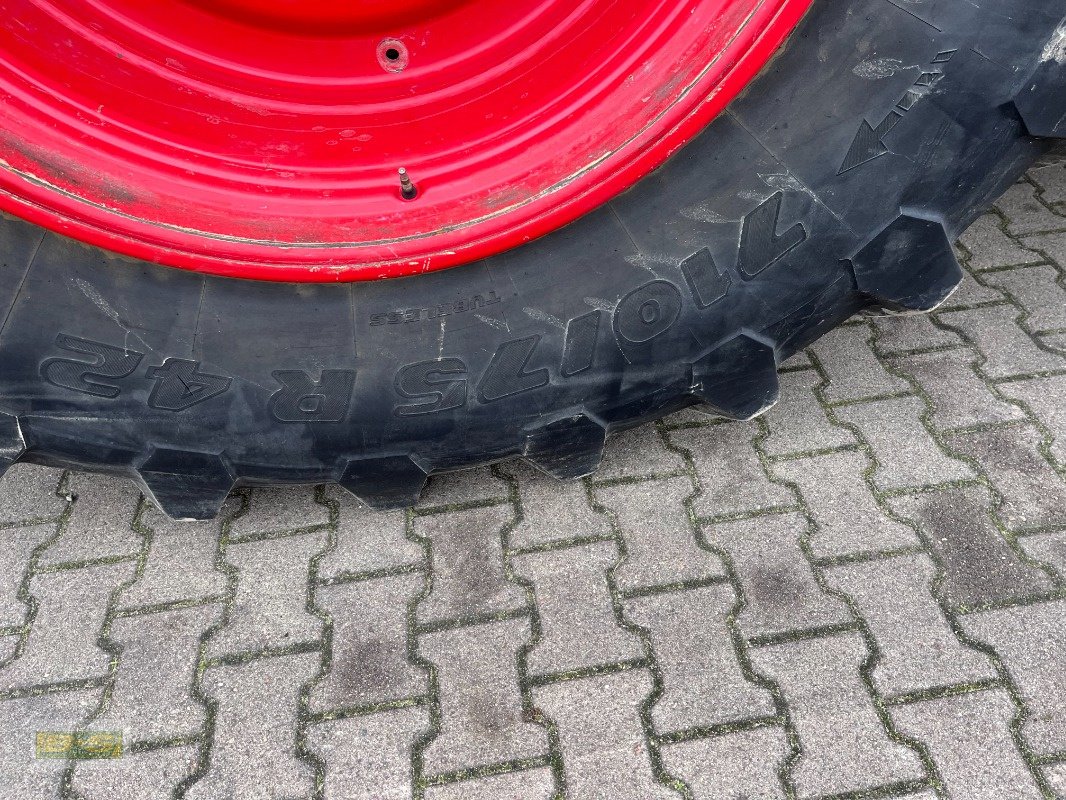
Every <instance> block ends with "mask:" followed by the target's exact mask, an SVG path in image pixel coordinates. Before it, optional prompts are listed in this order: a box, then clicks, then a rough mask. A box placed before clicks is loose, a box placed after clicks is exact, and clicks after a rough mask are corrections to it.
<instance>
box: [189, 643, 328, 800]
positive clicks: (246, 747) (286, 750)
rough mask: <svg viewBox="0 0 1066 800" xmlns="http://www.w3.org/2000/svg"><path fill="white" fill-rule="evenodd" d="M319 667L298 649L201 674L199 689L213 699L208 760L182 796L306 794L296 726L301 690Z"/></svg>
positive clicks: (257, 798) (256, 798) (205, 799)
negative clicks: (297, 652) (203, 772)
mask: <svg viewBox="0 0 1066 800" xmlns="http://www.w3.org/2000/svg"><path fill="white" fill-rule="evenodd" d="M318 667H319V655H318V653H300V654H297V655H286V656H275V657H273V658H261V659H257V660H255V661H250V662H248V663H245V664H235V665H227V666H221V667H212V668H211V669H208V670H207V671H206V672H205V673H204V676H203V679H202V681H201V684H202V688H203V691H204V693H205V694H206V695H207V696H208V697H209V698H210V699H211V700H212V701H214V702H215V703H217V711H216V713H215V730H214V738H213V741H212V743H211V745H212V746H211V761H210V765H209V767H208V769H207V772H206V774H204V775H203V776H202V777H201V778H199V779H198V780H197V781H196V782H195V783H194V784H193V785H192V786H191V787H190V788H189V790H188V792H187V793H186V794H185V797H186V798H187V800H218V798H223V797H224V798H230V797H232V798H237V797H239V798H241V800H268V798H270V799H272V798H279V797H307V796H308V795H310V794H311V791H312V788H313V786H314V771H313V770H312V769H311V767H310V765H309V764H308V763H307V762H306V761H304V760H302V759H300V758H298V757H297V754H296V724H297V713H298V705H299V697H300V690H301V688H302V687H303V686H304V684H306V683H307V682H308V681H309V680H311V678H312V677H314V675H315V673H316V672H317V671H318Z"/></svg>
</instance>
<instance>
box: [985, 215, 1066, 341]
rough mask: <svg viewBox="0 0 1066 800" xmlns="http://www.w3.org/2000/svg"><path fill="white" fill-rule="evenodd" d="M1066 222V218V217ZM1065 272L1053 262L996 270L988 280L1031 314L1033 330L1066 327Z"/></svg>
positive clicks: (986, 277)
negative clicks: (1050, 263) (1001, 270)
mask: <svg viewBox="0 0 1066 800" xmlns="http://www.w3.org/2000/svg"><path fill="white" fill-rule="evenodd" d="M1063 222H1066V220H1063ZM1061 280H1062V274H1061V273H1060V272H1059V271H1058V270H1057V269H1055V267H1053V266H1050V265H1044V266H1040V267H1025V268H1021V269H1012V270H1007V271H1006V272H994V273H992V274H990V275H986V276H985V281H987V282H988V283H990V284H992V285H993V286H998V287H999V288H1001V289H1005V290H1006V291H1007V292H1008V293H1009V294H1010V295H1011V296H1012V297H1013V298H1014V299H1015V301H1016V302H1017V303H1018V304H1019V305H1021V307H1022V309H1023V310H1024V311H1025V313H1026V314H1028V316H1027V317H1026V319H1025V324H1026V325H1027V326H1028V327H1029V330H1033V331H1043V330H1049V329H1051V328H1066V289H1064V288H1063V286H1062V283H1061Z"/></svg>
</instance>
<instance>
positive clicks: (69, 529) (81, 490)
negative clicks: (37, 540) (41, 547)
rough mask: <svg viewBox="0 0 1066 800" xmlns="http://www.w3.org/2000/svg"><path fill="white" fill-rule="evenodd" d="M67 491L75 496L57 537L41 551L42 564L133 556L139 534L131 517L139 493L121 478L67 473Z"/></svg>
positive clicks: (131, 484) (139, 538)
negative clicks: (68, 474) (72, 506)
mask: <svg viewBox="0 0 1066 800" xmlns="http://www.w3.org/2000/svg"><path fill="white" fill-rule="evenodd" d="M68 486H69V489H70V492H71V494H72V495H73V496H74V497H75V498H76V499H75V501H74V508H73V509H72V511H71V514H70V517H69V519H67V521H66V523H65V524H63V525H62V526H61V534H60V536H59V538H58V539H57V540H56V541H55V542H54V543H53V544H51V545H49V547H48V549H47V550H45V551H44V552H43V553H42V554H41V558H40V563H41V565H42V566H47V565H50V564H59V563H63V562H69V561H85V560H88V559H95V558H105V557H107V556H125V555H134V554H136V553H137V551H138V550H140V548H141V536H140V534H139V533H137V532H136V531H134V530H133V527H132V526H133V517H134V514H135V513H136V511H137V506H138V505H139V504H140V501H141V493H140V492H139V491H138V490H137V488H136V487H135V486H134V485H133V483H131V482H130V481H128V480H126V479H125V478H116V477H113V476H110V475H92V474H89V473H86V472H76V473H73V474H71V476H70V479H69V483H68Z"/></svg>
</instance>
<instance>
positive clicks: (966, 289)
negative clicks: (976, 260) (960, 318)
mask: <svg viewBox="0 0 1066 800" xmlns="http://www.w3.org/2000/svg"><path fill="white" fill-rule="evenodd" d="M1005 299H1006V298H1005V297H1004V295H1003V292H1001V291H1000V290H999V289H996V288H995V287H992V286H986V285H984V284H983V283H979V282H978V281H977V278H976V277H974V273H972V272H963V273H962V281H960V282H959V286H958V288H957V289H955V291H954V292H952V293H951V295H950V296H949V297H948V299H947V300H945V301H944V302H943V304H942V305H941V306H940V309H939V310H938V311H941V312H942V311H947V310H950V309H959V308H968V307H970V306H976V305H979V304H981V303H1002V302H1003V301H1004V300H1005ZM936 313H937V312H934V316H935V315H936ZM937 319H938V320H939V317H937Z"/></svg>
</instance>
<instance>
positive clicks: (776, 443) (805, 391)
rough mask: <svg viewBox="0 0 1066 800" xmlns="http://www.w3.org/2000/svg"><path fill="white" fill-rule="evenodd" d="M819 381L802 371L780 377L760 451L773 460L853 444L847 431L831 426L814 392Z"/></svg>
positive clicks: (808, 370) (812, 372)
mask: <svg viewBox="0 0 1066 800" xmlns="http://www.w3.org/2000/svg"><path fill="white" fill-rule="evenodd" d="M821 382H822V377H821V376H820V375H819V374H818V373H817V372H815V371H814V370H810V369H805V370H799V371H797V372H786V373H783V374H782V375H781V400H780V402H778V404H777V405H776V406H774V407H773V408H772V409H770V411H769V412H768V413H767V414H766V422H767V423H768V424H769V426H770V434H769V436H767V437H766V440H765V441H764V442H763V445H762V446H763V450H764V451H765V452H766V453H767V454H768V455H772V456H778V455H788V454H790V453H806V452H812V451H815V450H829V449H832V448H835V447H846V446H847V445H853V444H855V437H854V436H852V434H851V432H850V431H848V430H847V428H842V427H840V426H839V425H833V424H832V423H830V421H829V418H828V417H826V414H825V409H823V408H822V405H821V403H820V402H819V400H818V398H817V396H816V395H815V394H814V389H815V387H816V386H818V385H819V384H820V383H821Z"/></svg>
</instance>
